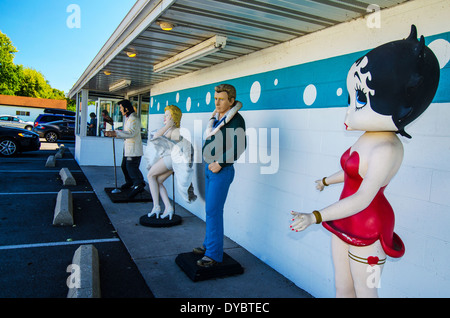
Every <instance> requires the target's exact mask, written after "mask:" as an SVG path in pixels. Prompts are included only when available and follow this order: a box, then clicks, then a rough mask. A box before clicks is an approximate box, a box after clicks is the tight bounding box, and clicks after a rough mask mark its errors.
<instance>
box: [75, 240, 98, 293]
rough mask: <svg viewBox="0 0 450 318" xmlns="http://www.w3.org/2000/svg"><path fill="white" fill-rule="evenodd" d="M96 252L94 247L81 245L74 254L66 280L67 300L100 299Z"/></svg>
mask: <svg viewBox="0 0 450 318" xmlns="http://www.w3.org/2000/svg"><path fill="white" fill-rule="evenodd" d="M99 267H100V266H99V259H98V251H97V249H96V248H95V247H94V245H92V244H89V245H81V246H80V247H79V248H78V249H77V250H76V251H75V253H74V256H73V259H72V264H71V265H70V270H71V275H70V276H69V278H68V279H67V286H68V287H69V292H68V293H67V298H100V297H101V293H100V270H99Z"/></svg>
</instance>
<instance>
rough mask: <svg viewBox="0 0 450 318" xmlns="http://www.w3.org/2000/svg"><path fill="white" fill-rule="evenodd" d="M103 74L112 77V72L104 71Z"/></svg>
mask: <svg viewBox="0 0 450 318" xmlns="http://www.w3.org/2000/svg"><path fill="white" fill-rule="evenodd" d="M103 74H105V75H111V72H110V71H106V70H105V71H103Z"/></svg>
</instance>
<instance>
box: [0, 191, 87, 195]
mask: <svg viewBox="0 0 450 318" xmlns="http://www.w3.org/2000/svg"><path fill="white" fill-rule="evenodd" d="M71 192H72V194H92V193H95V191H71ZM24 194H26V195H41V194H58V192H54V191H53V192H8V193H0V195H24Z"/></svg>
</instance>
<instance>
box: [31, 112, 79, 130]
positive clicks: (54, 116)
mask: <svg viewBox="0 0 450 318" xmlns="http://www.w3.org/2000/svg"><path fill="white" fill-rule="evenodd" d="M58 120H70V121H75V112H73V111H70V110H61V109H51V108H46V109H44V114H40V115H38V116H37V118H36V120H35V121H34V127H36V126H37V125H39V124H46V123H49V122H52V121H58Z"/></svg>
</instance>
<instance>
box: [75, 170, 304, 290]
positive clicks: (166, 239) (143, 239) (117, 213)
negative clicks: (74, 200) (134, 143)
mask: <svg viewBox="0 0 450 318" xmlns="http://www.w3.org/2000/svg"><path fill="white" fill-rule="evenodd" d="M81 169H82V171H83V172H84V174H85V175H86V177H87V178H88V180H89V182H90V184H91V185H92V187H93V189H94V191H95V193H96V194H97V197H98V199H99V200H100V202H101V204H102V205H103V207H104V209H105V211H106V213H107V215H108V217H109V218H110V220H111V223H112V224H113V226H114V227H115V229H116V230H117V234H118V235H119V237H120V238H121V240H122V241H123V243H124V244H125V246H126V248H127V249H128V252H129V253H130V255H131V257H132V258H133V260H134V262H135V263H136V265H137V267H138V269H139V270H140V272H141V274H142V276H143V277H144V279H145V281H146V282H147V284H148V286H149V288H150V289H151V291H152V293H153V294H154V296H155V297H156V298H309V297H311V295H309V294H308V293H306V292H305V291H303V290H302V289H300V288H298V287H297V286H295V285H294V284H293V283H292V282H291V281H289V280H288V279H286V278H285V277H284V276H282V275H280V274H279V273H278V272H276V271H275V270H273V269H272V268H271V267H270V266H268V265H266V264H264V263H263V262H262V261H260V260H259V259H258V258H256V257H255V256H253V255H252V254H251V253H249V252H248V251H246V250H245V249H244V248H242V247H241V246H239V245H238V244H236V243H235V242H233V241H232V240H230V239H228V238H226V239H225V243H224V246H225V252H226V253H227V254H228V255H230V256H231V257H233V258H234V259H235V260H236V261H238V262H239V263H240V264H241V266H242V267H244V274H242V275H236V276H229V277H225V278H217V279H211V280H207V281H199V282H193V281H191V280H190V279H189V278H188V277H187V276H186V274H185V273H184V272H183V271H182V270H181V269H180V268H179V267H178V265H177V264H176V263H175V258H176V257H177V255H178V254H180V253H186V252H190V251H192V248H193V247H195V246H198V245H199V243H201V242H202V241H203V238H204V233H205V224H204V222H203V220H201V219H200V218H198V217H197V216H195V215H193V214H192V213H190V212H189V211H187V210H185V209H184V208H183V207H181V206H179V205H176V213H177V214H178V215H179V216H181V217H182V224H181V225H177V226H174V227H170V228H151V227H145V226H142V225H140V224H139V218H140V217H141V216H142V215H144V214H146V213H148V212H149V211H150V210H151V208H152V203H113V202H112V201H111V200H110V199H109V197H108V195H107V194H106V192H105V191H104V188H107V187H114V168H113V167H91V166H83V167H81ZM117 176H118V185H121V184H123V183H124V180H123V176H122V172H121V170H120V167H117ZM146 188H147V190H148V186H147V187H146Z"/></svg>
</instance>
